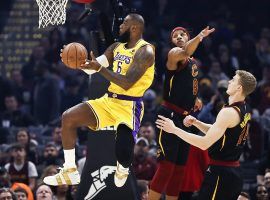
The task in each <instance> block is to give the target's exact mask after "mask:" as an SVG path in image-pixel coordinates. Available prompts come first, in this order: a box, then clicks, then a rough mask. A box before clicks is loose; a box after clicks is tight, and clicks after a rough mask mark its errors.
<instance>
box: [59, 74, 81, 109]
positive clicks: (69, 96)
mask: <svg viewBox="0 0 270 200" xmlns="http://www.w3.org/2000/svg"><path fill="white" fill-rule="evenodd" d="M79 87H80V84H79V81H78V80H77V79H76V78H73V77H68V78H67V79H66V85H65V90H64V91H63V92H62V96H61V112H64V111H65V110H67V109H68V108H71V107H73V106H75V105H77V104H79V103H80V102H82V100H83V96H82V94H81V93H79Z"/></svg>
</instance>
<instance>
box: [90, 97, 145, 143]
mask: <svg viewBox="0 0 270 200" xmlns="http://www.w3.org/2000/svg"><path fill="white" fill-rule="evenodd" d="M87 103H88V104H89V105H90V106H89V107H90V108H91V109H92V110H93V112H94V115H95V117H96V120H97V127H96V128H95V130H99V129H102V128H105V127H108V126H114V127H115V128H117V127H118V125H119V124H125V125H127V126H128V127H129V128H130V129H132V130H133V132H132V134H133V137H134V138H136V135H137V132H138V130H139V127H140V123H141V120H142V117H143V113H144V105H143V101H142V99H141V98H140V97H131V96H125V95H117V94H111V93H107V94H105V95H104V96H103V97H101V98H99V99H94V100H89V101H87Z"/></svg>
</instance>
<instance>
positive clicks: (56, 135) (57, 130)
mask: <svg viewBox="0 0 270 200" xmlns="http://www.w3.org/2000/svg"><path fill="white" fill-rule="evenodd" d="M61 131H62V128H61V126H56V127H54V128H53V131H52V133H51V134H52V143H53V144H54V145H55V146H56V149H57V151H61V150H62V139H61Z"/></svg>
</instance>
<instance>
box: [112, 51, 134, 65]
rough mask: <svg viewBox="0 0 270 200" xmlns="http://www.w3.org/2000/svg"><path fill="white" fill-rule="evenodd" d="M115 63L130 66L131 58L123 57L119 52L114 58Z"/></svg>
mask: <svg viewBox="0 0 270 200" xmlns="http://www.w3.org/2000/svg"><path fill="white" fill-rule="evenodd" d="M114 61H122V62H125V63H126V64H130V62H131V57H129V56H126V55H121V54H120V53H119V52H117V53H116V55H115V56H114Z"/></svg>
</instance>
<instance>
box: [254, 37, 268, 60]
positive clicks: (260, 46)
mask: <svg viewBox="0 0 270 200" xmlns="http://www.w3.org/2000/svg"><path fill="white" fill-rule="evenodd" d="M256 55H257V58H258V59H259V61H260V63H261V64H268V65H269V64H270V44H269V40H268V39H267V38H260V39H259V41H258V42H257V44H256Z"/></svg>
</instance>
